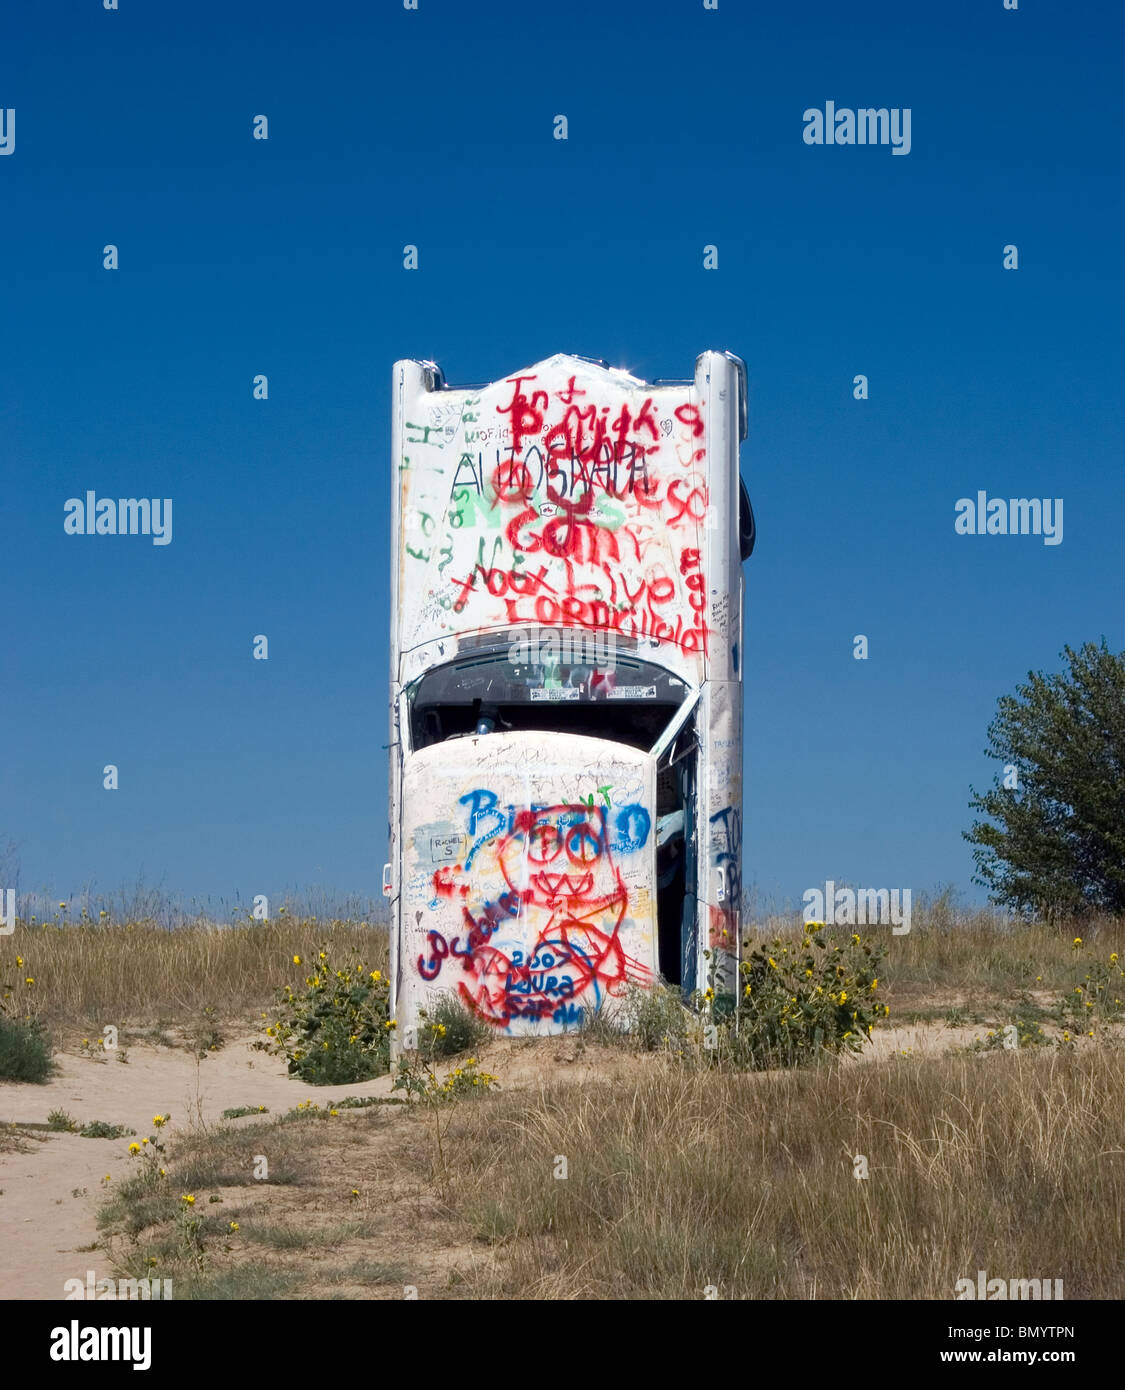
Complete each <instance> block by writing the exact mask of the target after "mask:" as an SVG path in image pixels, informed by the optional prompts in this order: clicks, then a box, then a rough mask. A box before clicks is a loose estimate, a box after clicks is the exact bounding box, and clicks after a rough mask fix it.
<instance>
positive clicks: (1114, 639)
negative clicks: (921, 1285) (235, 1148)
mask: <svg viewBox="0 0 1125 1390" xmlns="http://www.w3.org/2000/svg"><path fill="white" fill-rule="evenodd" d="M1123 28H1125V26H1123V23H1122V19H1121V16H1120V12H1119V10H1118V9H1117V7H1116V6H1112V5H1110V4H1103V5H1100V6H1098V5H1093V6H1089V7H1083V8H1082V9H1081V10H1078V9H1076V8H1075V7H1072V6H1066V5H1063V4H1052V5H1048V4H1042V3H1040V4H1034V3H1030V0H1025V3H1024V4H1022V5H1021V7H1020V9H1019V10H1018V11H1016V12H1008V11H1005V10H1004V9H1003V6H1002V3H1001V0H987V2H986V0H977V3H972V4H969V3H950V4H943V5H940V6H934V5H929V6H915V5H902V4H856V5H851V6H847V7H841V6H839V5H836V4H802V5H799V6H796V5H793V6H791V5H769V6H767V5H764V4H755V5H753V6H751V5H740V4H735V3H733V0H720V8H719V10H718V11H717V12H707V11H705V10H704V9H703V6H702V3H700V0H691V2H689V0H683V3H664V4H660V5H653V4H640V3H615V0H599V3H586V0H581V2H580V3H570V4H568V5H566V6H550V7H547V6H540V5H537V4H533V3H531V0H525V3H513V0H495V2H494V3H489V4H477V3H472V0H459V3H452V0H420V5H419V9H418V11H417V12H408V11H405V10H403V9H402V7H401V6H400V5H398V4H397V3H392V0H383V2H382V3H379V4H375V3H371V0H368V3H355V4H334V3H325V4H322V5H319V6H308V5H305V4H296V3H280V4H272V5H270V6H258V5H250V4H243V3H224V4H219V3H196V4H192V5H172V4H150V5H142V4H139V3H137V0H121V9H120V10H119V11H118V12H105V11H104V10H103V9H102V8H101V7H100V6H99V5H97V4H95V3H94V0H89V3H86V4H84V5H78V4H73V5H69V6H65V7H54V6H50V7H48V6H42V5H40V6H21V7H17V8H15V9H10V10H9V11H8V13H7V14H6V15H5V17H4V20H3V35H4V43H3V44H2V45H0V106H2V107H5V108H8V107H11V108H15V110H16V112H17V118H16V136H17V139H16V149H15V151H14V153H13V154H12V155H10V156H8V157H7V158H3V159H0V210H2V216H0V264H2V266H3V274H2V279H0V323H2V325H3V331H2V333H0V507H2V516H3V533H2V534H3V551H2V554H3V578H2V585H3V588H2V590H0V592H2V593H3V596H4V602H3V619H4V620H3V631H4V639H5V640H4V643H3V667H4V671H3V677H4V678H3V680H2V681H0V754H2V756H0V805H2V807H3V812H2V813H0V837H4V836H7V837H10V838H12V839H14V840H15V841H16V842H17V844H18V846H19V860H20V863H21V868H22V874H21V880H20V884H21V888H22V889H23V890H24V891H31V890H36V889H44V890H46V891H50V892H51V893H52V894H54V893H57V894H59V895H60V896H68V897H69V896H70V895H72V894H74V893H76V892H78V891H79V890H80V889H82V888H83V887H86V886H91V887H93V888H94V889H95V890H100V891H103V892H112V891H114V890H116V889H117V888H119V887H120V886H121V885H122V884H124V883H127V882H132V881H134V880H135V879H136V878H137V876H138V874H139V873H143V874H144V875H145V876H146V877H147V878H148V879H149V880H150V881H154V882H160V883H162V884H163V885H164V887H165V888H166V889H167V890H168V891H169V892H170V893H173V894H180V895H183V896H184V897H185V898H188V897H191V896H193V895H194V896H195V897H197V898H206V897H211V898H212V899H219V898H222V899H224V900H227V901H229V900H233V899H235V898H237V897H241V898H242V899H243V900H244V901H245V900H248V899H249V898H250V897H252V896H253V894H255V893H259V892H265V893H268V894H271V895H281V894H283V893H284V892H285V891H287V890H293V889H300V888H303V887H305V886H307V885H312V884H316V885H326V886H327V887H328V888H329V889H331V890H333V891H336V892H339V893H360V894H371V895H377V894H378V891H379V890H378V885H379V880H380V874H381V867H382V863H383V859H384V857H385V840H386V830H385V814H386V810H385V807H386V752H385V749H384V744H385V742H386V737H387V735H386V690H387V680H388V672H387V645H388V587H389V586H388V541H389V517H388V513H387V496H388V467H389V438H390V419H389V395H390V376H391V363H392V362H393V361H394V360H395V359H396V358H399V357H411V356H416V357H430V358H434V359H436V360H437V361H438V362H440V363H441V365H442V367H443V368H444V370H445V373H446V376H447V379H448V380H449V381H450V382H451V383H454V384H457V383H463V382H480V381H486V380H490V379H495V378H497V377H501V376H505V375H509V374H511V373H512V372H513V371H514V370H515V369H517V368H519V367H522V366H525V365H527V364H529V363H531V362H534V361H537V360H539V359H541V358H544V357H547V356H550V355H551V354H552V353H554V352H557V351H572V352H579V353H584V354H587V355H589V356H594V357H602V358H605V359H607V360H608V361H609V362H611V363H612V364H614V365H620V366H625V367H628V368H629V369H630V370H632V371H633V372H634V373H635V374H637V375H639V376H643V377H687V376H690V375H691V374H692V370H693V363H694V360H695V357H696V355H697V353H699V352H700V351H702V350H703V349H705V348H709V347H717V348H729V349H731V350H732V351H734V352H737V353H739V354H740V355H741V356H743V357H744V358H745V359H746V361H747V364H748V369H749V376H750V393H751V395H750V438H749V440H748V442H747V444H746V445H745V446H744V449H743V473H744V476H745V477H746V479H747V482H748V485H749V488H750V491H751V495H752V497H753V500H754V505H755V510H756V513H757V518H758V534H759V539H758V549H757V552H756V553H755V555H754V557H753V559H752V560H751V561H750V563H749V564H748V566H747V569H746V577H747V599H746V610H745V612H746V643H745V645H746V654H747V661H746V749H745V771H746V776H745V836H744V842H745V846H746V865H745V870H744V878H745V881H746V882H748V883H756V884H757V885H758V888H759V890H760V892H761V893H762V894H763V895H764V896H765V897H767V898H773V899H777V900H793V901H796V900H797V899H798V898H799V896H800V894H801V893H802V892H803V890H804V889H805V888H807V887H810V886H815V885H817V884H823V882H824V880H825V879H826V878H834V879H836V880H837V881H848V882H852V883H856V884H866V885H873V886H901V887H911V888H913V889H914V890H915V891H916V892H917V891H920V890H924V889H926V888H930V887H933V886H934V885H937V884H943V883H952V884H956V885H958V886H960V887H961V888H962V889H964V890H965V894H966V897H967V898H968V899H969V900H970V901H971V900H979V898H980V896H981V895H980V893H979V891H978V890H975V889H972V888H971V887H970V883H969V880H970V876H971V872H972V866H971V858H970V853H969V847H968V846H967V845H966V844H965V843H964V842H963V841H962V839H961V835H960V832H961V830H962V829H964V828H965V827H966V826H967V825H968V824H969V821H970V813H969V811H968V806H967V801H968V796H969V786H970V783H973V784H975V785H976V786H977V787H978V788H983V786H984V785H985V784H987V782H988V781H989V779H990V777H991V775H992V769H991V768H990V766H989V764H988V762H987V760H986V759H985V757H984V754H983V748H984V742H985V730H986V727H987V724H988V722H989V719H990V718H991V715H992V713H993V710H994V707H995V702H996V699H997V697H998V696H999V695H1001V694H1002V693H1004V692H1006V691H1009V690H1011V689H1012V688H1013V687H1014V685H1015V684H1016V683H1017V682H1018V681H1020V680H1021V679H1022V678H1023V677H1024V676H1025V675H1026V673H1027V672H1028V670H1030V669H1041V668H1054V667H1056V666H1057V664H1058V653H1059V651H1060V649H1061V647H1062V645H1063V644H1064V643H1065V642H1070V643H1071V644H1074V645H1077V644H1080V643H1081V642H1083V641H1086V640H1091V639H1092V640H1098V639H1100V638H1101V637H1102V636H1103V635H1104V636H1105V638H1106V640H1107V641H1108V642H1109V644H1110V645H1111V647H1113V648H1114V649H1115V650H1120V649H1121V648H1122V647H1125V631H1123V628H1125V623H1123V614H1122V602H1121V587H1122V586H1121V580H1120V573H1121V564H1120V558H1119V555H1120V544H1121V542H1120V535H1121V526H1122V511H1123V507H1122V482H1121V469H1120V463H1121V445H1120V440H1121V437H1122V423H1123V422H1122V415H1123V413H1125V412H1123V405H1122V402H1123V393H1122V389H1121V381H1122V368H1123V361H1122V359H1123V356H1125V352H1123V348H1122V342H1121V334H1120V324H1121V322H1122V265H1121V255H1120V238H1121V227H1122V224H1123V207H1122V203H1123V195H1122V180H1121V154H1120V120H1119V100H1120V74H1121V68H1120V53H1121V45H1122V39H1123V37H1125V35H1123V32H1122V31H1123ZM827 100H832V101H834V102H835V103H836V105H837V106H838V107H842V106H851V107H861V106H886V107H899V108H902V107H909V108H910V109H911V112H912V148H911V151H910V153H909V155H906V156H903V157H900V156H894V155H892V153H891V151H890V149H889V148H886V147H868V148H847V147H834V148H827V147H820V148H817V147H810V146H807V145H805V144H804V143H803V140H802V130H803V124H802V114H803V112H804V111H805V109H806V108H810V107H818V106H819V107H820V108H821V109H823V107H824V103H825V102H826V101H827ZM259 113H264V114H266V115H267V116H268V118H269V137H270V138H269V140H268V142H261V141H255V140H253V139H252V138H251V122H252V118H253V117H254V116H255V115H257V114H259ZM558 113H564V114H566V116H567V118H568V122H569V139H568V140H567V141H566V142H561V141H556V140H554V139H553V138H552V121H553V118H554V116H555V115H556V114H558ZM107 243H114V244H116V245H117V246H118V247H119V249H120V269H119V270H117V271H116V272H110V271H106V270H104V269H103V268H102V247H103V246H104V245H105V244H107ZM406 243H412V244H416V245H417V246H418V248H419V255H420V269H419V270H418V271H416V272H408V271H405V270H404V269H403V268H402V248H403V246H404V245H405V244H406ZM1008 243H1014V244H1016V245H1018V247H1019V260H1020V264H1019V269H1018V271H1008V272H1006V271H1004V270H1003V268H1002V249H1003V247H1004V246H1005V245H1006V244H1008ZM707 244H714V245H716V246H717V247H718V251H719V269H718V270H717V271H714V272H708V271H705V270H704V269H703V268H702V260H703V247H704V246H705V245H707ZM259 372H263V373H266V374H268V377H269V382H270V398H269V400H268V402H258V401H254V400H253V399H252V397H251V380H252V378H253V376H254V375H255V374H256V373H259ZM857 373H863V374H865V375H866V376H867V377H868V378H869V382H870V399H868V400H867V401H862V402H858V401H855V400H854V399H853V397H852V380H853V377H854V376H855V375H856V374H857ZM88 489H93V490H95V491H96V492H97V493H98V495H99V496H103V495H104V496H113V497H127V496H159V497H171V498H173V500H174V533H173V542H172V544H171V545H168V546H162V547H158V546H153V545H152V544H150V543H149V541H148V540H146V539H144V538H141V537H133V538H127V537H119V538H115V539H109V538H100V539H94V538H85V537H72V536H67V535H64V532H63V526H62V522H63V504H64V502H65V501H66V499H67V498H69V497H73V496H83V495H84V494H85V492H86V491H87V490H88ZM980 489H984V490H986V491H987V492H988V494H989V495H990V496H1003V497H1017V496H1018V497H1052V498H1054V497H1062V498H1063V499H1064V504H1065V507H1064V518H1065V521H1064V540H1063V543H1062V544H1061V545H1058V546H1045V545H1044V544H1043V543H1042V540H1041V539H1040V538H1037V537H987V538H982V537H967V536H957V535H955V534H954V530H953V520H954V503H955V502H956V500H957V499H958V498H960V497H963V496H973V495H975V494H976V492H977V491H978V490H980ZM256 633H265V634H267V635H268V636H269V639H270V659H269V661H268V662H255V661H253V660H251V641H252V638H253V636H254V634H256ZM857 633H863V634H865V635H866V636H867V637H868V639H869V643H870V657H869V659H868V660H867V661H866V662H858V661H855V660H854V659H853V656H852V639H853V636H854V635H855V634H857ZM110 762H112V763H115V764H117V765H118V767H119V769H120V783H121V784H120V789H119V790H118V791H116V792H107V791H105V790H103V788H102V768H103V766H104V765H105V764H106V763H110Z"/></svg>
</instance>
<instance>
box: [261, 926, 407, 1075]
mask: <svg viewBox="0 0 1125 1390" xmlns="http://www.w3.org/2000/svg"><path fill="white" fill-rule="evenodd" d="M293 964H294V965H301V964H302V961H301V957H300V956H294V957H293ZM390 992H391V987H390V981H389V980H388V979H386V977H385V976H384V975H383V973H382V971H379V970H371V969H369V968H368V966H367V964H366V963H365V962H364V961H363V959H362V958H361V957H360V955H359V953H358V951H353V952H352V959H351V963H350V964H349V965H345V966H343V967H342V968H336V967H334V966H333V964H332V961H331V960H330V959H329V956H328V949H327V943H326V944H325V945H324V946H322V947H321V949H320V950H319V951H318V952H317V958H316V960H315V961H314V962H313V973H312V974H311V975H306V976H305V988H304V990H303V991H301V992H297V991H296V990H294V989H293V987H292V986H291V985H286V986H285V987H284V988H283V989H281V990H279V991H278V995H277V1014H278V1017H277V1018H276V1019H275V1020H274V1021H273V1022H272V1023H269V1024H268V1025H267V1026H266V1028H265V1033H266V1037H267V1040H266V1041H259V1042H256V1043H255V1044H254V1046H255V1047H256V1048H258V1049H259V1050H260V1051H263V1052H269V1053H271V1054H273V1055H275V1056H281V1057H285V1058H286V1060H287V1062H288V1066H289V1074H290V1075H291V1076H297V1077H300V1079H301V1080H302V1081H307V1082H308V1083H309V1084H310V1085H312V1086H337V1085H340V1084H343V1083H347V1082H356V1081H369V1080H370V1079H371V1078H372V1077H373V1076H380V1075H382V1074H383V1073H384V1072H386V1071H388V1070H389V1069H390V1047H391V1030H392V1028H393V1027H394V1020H393V1019H392V1018H391V1017H390Z"/></svg>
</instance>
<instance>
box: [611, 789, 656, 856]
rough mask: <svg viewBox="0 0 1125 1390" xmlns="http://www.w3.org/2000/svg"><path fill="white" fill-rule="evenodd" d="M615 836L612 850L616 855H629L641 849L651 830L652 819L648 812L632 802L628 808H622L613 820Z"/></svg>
mask: <svg viewBox="0 0 1125 1390" xmlns="http://www.w3.org/2000/svg"><path fill="white" fill-rule="evenodd" d="M614 829H615V831H616V834H615V836H614V840H613V849H614V852H615V853H617V854H631V853H633V851H634V850H638V849H642V848H643V847H644V845H645V844H646V843H647V841H648V835H649V831H650V830H651V829H652V817H651V816H650V815H649V813H648V811H647V810H646V809H645V808H644V807H643V806H642V805H641V804H640V802H639V801H634V802H633V803H632V805H630V806H622V807H621V808H620V810H619V811H618V812H617V815H616V817H615V819H614Z"/></svg>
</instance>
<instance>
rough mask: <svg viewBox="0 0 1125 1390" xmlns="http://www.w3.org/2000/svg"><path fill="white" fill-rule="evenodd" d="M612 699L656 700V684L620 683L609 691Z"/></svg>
mask: <svg viewBox="0 0 1125 1390" xmlns="http://www.w3.org/2000/svg"><path fill="white" fill-rule="evenodd" d="M609 698H610V699H611V700H655V699H656V686H655V685H619V686H618V687H617V688H616V689H615V690H611V691H610V692H609Z"/></svg>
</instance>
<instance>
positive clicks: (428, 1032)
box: [418, 994, 492, 1061]
mask: <svg viewBox="0 0 1125 1390" xmlns="http://www.w3.org/2000/svg"><path fill="white" fill-rule="evenodd" d="M418 1013H419V1015H420V1017H421V1020H422V1023H421V1027H420V1028H419V1029H418V1050H419V1052H421V1053H422V1054H423V1055H424V1056H426V1057H427V1058H428V1059H429V1060H430V1061H433V1060H435V1059H436V1058H439V1057H456V1056H457V1054H458V1053H459V1052H468V1051H470V1050H471V1049H473V1048H479V1047H480V1046H481V1044H482V1043H485V1042H487V1041H488V1039H489V1038H491V1037H492V1029H491V1028H490V1027H489V1026H488V1024H487V1023H485V1022H484V1021H483V1020H482V1019H480V1018H478V1017H477V1016H476V1014H473V1013H470V1012H469V1010H468V1009H466V1008H465V1006H464V1005H463V1004H462V1003H461V1001H460V1000H459V999H457V998H456V997H455V996H454V995H452V994H443V995H442V996H441V998H440V999H439V1000H438V1002H437V1003H436V1004H435V1005H434V1007H433V1009H431V1010H430V1011H429V1012H427V1011H426V1010H425V1009H419V1010H418Z"/></svg>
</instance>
